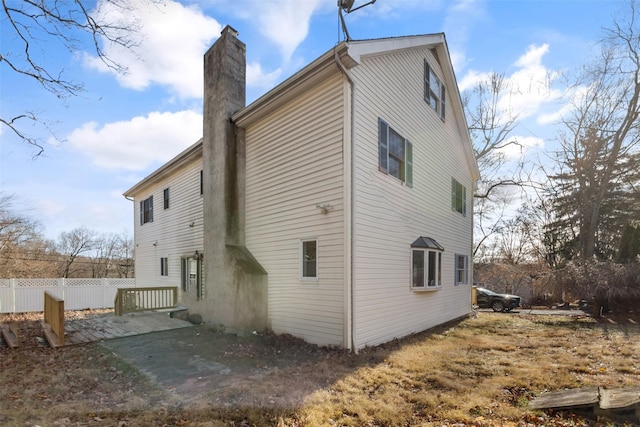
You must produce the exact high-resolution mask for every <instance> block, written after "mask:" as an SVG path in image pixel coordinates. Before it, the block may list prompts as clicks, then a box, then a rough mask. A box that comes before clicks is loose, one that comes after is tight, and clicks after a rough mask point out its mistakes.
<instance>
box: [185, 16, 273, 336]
mask: <svg viewBox="0 0 640 427" xmlns="http://www.w3.org/2000/svg"><path fill="white" fill-rule="evenodd" d="M245 74H246V48H245V45H244V43H242V42H241V41H240V40H238V32H237V31H236V30H234V29H233V28H231V27H230V26H226V27H225V28H224V30H222V34H221V35H220V38H219V39H218V40H217V41H216V42H215V43H214V45H213V46H211V48H210V49H209V50H208V51H207V53H205V55H204V115H203V118H204V128H203V131H204V135H203V142H202V154H203V170H202V171H203V174H202V175H203V211H204V236H203V249H204V253H203V262H204V294H203V295H202V296H200V297H197V298H195V299H194V298H193V297H194V296H193V295H186V296H185V298H190V300H189V301H186V303H187V304H188V307H189V310H190V311H192V312H195V313H199V314H201V315H202V316H203V318H204V319H205V320H206V321H209V322H213V323H216V324H219V325H224V327H225V329H227V330H233V329H237V330H250V331H255V330H263V329H264V328H265V327H266V326H267V276H266V272H265V271H264V269H263V268H262V267H261V266H260V264H259V263H258V261H257V260H256V259H255V258H254V257H253V255H251V253H250V252H249V250H248V249H247V248H246V247H245V246H244V243H245V242H244V191H245V190H244V186H245V176H244V172H245V140H244V130H243V129H239V128H236V126H235V125H234V123H233V122H232V121H231V117H232V115H233V114H234V113H236V112H237V111H239V110H240V109H242V108H243V107H244V106H245Z"/></svg>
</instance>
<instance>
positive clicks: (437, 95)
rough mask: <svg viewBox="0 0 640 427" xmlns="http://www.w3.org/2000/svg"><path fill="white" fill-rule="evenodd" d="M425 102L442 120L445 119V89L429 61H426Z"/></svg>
mask: <svg viewBox="0 0 640 427" xmlns="http://www.w3.org/2000/svg"><path fill="white" fill-rule="evenodd" d="M424 100H425V101H426V102H427V104H429V106H430V107H431V108H433V109H434V110H435V112H436V113H438V114H440V118H441V119H442V121H444V118H445V102H444V100H445V88H444V84H443V83H442V81H441V80H440V79H439V78H438V76H436V73H434V72H433V68H431V66H429V63H428V62H427V60H426V59H425V60H424Z"/></svg>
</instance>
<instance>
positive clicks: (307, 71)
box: [124, 33, 480, 197]
mask: <svg viewBox="0 0 640 427" xmlns="http://www.w3.org/2000/svg"><path fill="white" fill-rule="evenodd" d="M421 47H427V48H429V49H435V51H436V53H437V56H438V59H439V62H440V66H441V68H442V72H443V75H444V80H445V85H446V87H448V88H454V87H455V88H456V90H449V94H450V96H451V99H452V102H450V103H449V105H450V107H451V108H453V109H454V115H453V116H454V117H455V118H456V123H457V125H458V131H459V133H460V135H461V136H462V139H463V141H462V142H463V145H464V150H465V156H466V159H467V163H468V165H469V167H470V169H471V176H472V178H473V179H474V181H477V180H478V179H480V172H479V169H478V164H477V162H476V159H475V155H474V154H473V145H472V143H471V138H470V136H469V130H468V125H467V121H466V118H465V114H464V109H463V106H462V99H461V98H460V92H459V91H458V89H457V88H458V82H457V80H456V76H455V73H454V71H453V65H452V63H451V57H450V55H449V49H448V47H447V42H446V38H445V35H444V33H434V34H423V35H413V36H398V37H387V38H380V39H367V40H350V41H348V42H347V41H343V42H340V43H338V44H337V45H335V46H334V47H333V48H331V49H329V50H328V51H326V52H325V53H324V54H322V55H321V56H319V57H318V58H316V59H315V60H314V61H312V62H311V63H309V64H308V65H306V66H305V67H303V68H302V69H301V70H299V71H298V72H296V73H295V74H293V75H292V76H291V77H289V78H288V79H286V80H285V81H283V82H282V83H280V84H279V85H277V86H276V87H274V88H273V89H271V90H270V91H268V92H267V93H265V94H264V95H262V96H261V97H260V98H258V99H257V100H255V101H254V102H252V103H251V104H249V105H248V106H246V107H245V108H243V109H241V110H240V111H238V112H236V113H235V114H234V115H233V116H232V118H231V119H232V120H233V122H235V123H236V124H237V125H239V126H242V127H245V126H247V125H249V124H251V123H255V122H256V121H257V120H260V119H261V118H263V117H265V116H266V115H267V114H269V112H271V111H273V109H274V108H277V107H278V106H280V105H283V104H285V103H287V102H289V101H290V100H291V99H293V98H295V97H296V96H298V95H299V94H300V93H302V92H304V91H306V90H307V89H309V88H311V87H314V86H316V85H317V83H318V82H319V81H321V80H323V79H325V78H327V77H328V76H331V75H333V74H335V73H339V72H340V69H339V68H338V66H337V64H336V58H339V59H340V62H341V63H342V64H343V65H344V66H345V67H346V68H348V69H351V68H353V67H355V66H357V65H358V64H360V63H361V62H362V60H363V59H364V58H368V57H374V56H378V55H385V54H390V53H394V52H399V51H402V50H406V49H413V48H421ZM201 153H202V139H200V140H199V141H198V142H196V143H195V144H193V145H192V146H190V147H189V148H187V149H186V150H184V151H183V152H182V153H180V154H178V155H177V156H176V157H174V158H173V159H171V160H169V161H168V162H167V163H166V164H164V165H163V166H161V167H160V168H159V169H157V170H156V171H154V172H152V173H151V174H150V175H148V176H147V177H146V178H144V179H143V180H142V181H140V182H139V183H138V184H136V185H134V186H133V187H131V188H130V189H129V190H127V191H126V192H125V193H124V196H125V197H130V196H132V195H133V194H134V193H135V192H137V191H139V190H140V189H142V188H144V187H145V186H146V185H147V184H149V183H150V182H154V181H155V180H156V179H159V178H161V177H163V176H166V175H167V174H169V173H170V172H171V171H173V170H175V169H176V168H178V167H180V165H182V164H183V163H184V162H185V161H188V159H191V158H193V157H194V156H196V155H198V154H200V155H201Z"/></svg>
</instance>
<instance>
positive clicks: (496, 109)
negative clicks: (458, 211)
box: [464, 72, 530, 258]
mask: <svg viewBox="0 0 640 427" xmlns="http://www.w3.org/2000/svg"><path fill="white" fill-rule="evenodd" d="M514 90H515V88H513V87H511V84H510V82H509V80H508V79H506V78H505V76H504V74H501V73H495V72H494V73H491V74H490V75H489V77H488V78H487V79H486V80H483V81H480V82H478V83H477V84H476V85H475V86H474V87H473V89H472V90H471V91H469V92H467V93H465V101H464V105H465V112H466V116H467V120H468V122H469V133H470V135H471V138H472V141H473V149H474V153H475V156H476V160H477V162H478V167H479V169H480V176H481V179H480V182H479V183H478V188H477V190H476V192H475V193H474V215H475V218H474V221H475V229H476V233H475V234H476V237H477V240H476V242H474V256H476V257H477V258H483V257H487V256H492V255H491V252H492V251H493V249H495V248H496V247H497V246H496V242H495V241H492V240H491V239H492V238H494V237H495V236H496V235H497V234H500V233H502V232H504V229H505V225H506V224H505V221H507V220H508V219H509V215H507V212H506V211H507V209H508V208H509V206H510V204H511V203H512V201H513V199H514V197H519V194H520V193H521V191H520V189H521V188H523V187H525V186H528V185H530V179H529V174H528V173H526V171H525V167H524V165H525V162H524V157H523V155H521V156H520V158H519V159H517V160H516V161H515V162H514V161H513V160H512V159H508V158H507V154H506V150H507V149H510V148H514V147H515V148H517V149H520V152H521V153H522V150H523V147H522V144H521V143H520V142H519V141H518V139H517V138H516V137H514V135H513V133H514V130H515V128H516V127H517V125H518V123H519V116H518V114H517V113H515V112H514V111H513V110H511V108H510V107H509V102H507V100H508V99H509V97H510V96H511V95H512V93H513V91H514Z"/></svg>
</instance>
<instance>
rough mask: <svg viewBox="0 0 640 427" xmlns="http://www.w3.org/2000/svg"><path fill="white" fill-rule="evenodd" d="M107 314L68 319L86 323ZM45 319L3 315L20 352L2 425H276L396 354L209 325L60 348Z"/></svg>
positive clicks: (12, 355) (2, 353)
mask: <svg viewBox="0 0 640 427" xmlns="http://www.w3.org/2000/svg"><path fill="white" fill-rule="evenodd" d="M104 314H105V311H102V310H101V311H90V310H88V311H82V312H67V313H65V316H66V320H68V321H70V322H75V323H76V324H78V323H80V324H81V323H82V322H89V323H90V322H91V319H92V318H100V317H101V316H104ZM41 318H42V313H27V314H17V315H13V314H11V315H0V322H4V323H8V322H16V323H17V324H18V325H19V333H20V342H21V345H20V347H19V348H17V349H10V348H9V347H8V346H6V345H5V344H4V343H3V344H0V370H1V382H2V387H1V388H0V407H2V408H3V410H2V411H1V412H0V425H3V426H4V425H8V426H9V425H16V426H17V425H19V426H36V425H40V426H45V425H46V426H48V425H56V426H59V425H64V426H85V425H117V426H122V427H124V426H135V425H141V426H144V425H187V424H186V420H187V419H188V420H191V422H193V420H194V419H195V420H198V419H200V420H203V419H207V420H210V419H219V420H225V423H227V422H239V423H242V422H243V421H246V420H247V419H257V420H260V421H258V422H257V424H256V422H255V421H254V422H253V425H271V424H272V423H277V422H278V420H279V419H290V417H291V416H293V412H294V409H295V408H297V407H300V406H301V405H303V403H304V400H305V399H306V398H307V397H308V396H310V395H311V394H313V393H314V392H316V391H318V390H321V389H323V388H324V387H327V386H328V385H330V384H331V383H333V382H334V381H336V380H337V379H339V378H340V377H342V376H344V375H347V374H348V373H349V372H351V371H352V370H353V369H356V368H357V367H358V366H362V365H365V364H375V363H377V362H379V361H381V360H383V359H384V357H385V355H387V354H388V350H386V349H385V347H383V346H382V347H379V348H376V349H370V350H368V351H367V352H366V355H363V354H361V355H355V354H353V353H350V352H348V351H345V350H341V349H332V348H323V347H318V346H315V345H311V344H308V343H305V342H304V341H302V340H300V339H297V338H294V337H292V336H289V335H278V336H276V335H253V334H250V335H246V336H237V335H232V334H223V333H220V332H218V331H216V330H215V329H213V328H211V327H209V326H206V325H201V326H197V327H193V328H184V329H178V330H173V331H166V332H156V333H152V334H146V335H139V336H135V337H126V338H118V339H113V340H105V341H102V342H97V343H91V344H82V345H75V346H69V347H64V348H58V349H52V348H50V347H49V346H48V345H47V343H46V340H45V339H44V336H43V334H42V326H41V325H40V319H41ZM185 412H186V414H188V415H185ZM252 413H254V415H251V414H252ZM265 420H268V421H265ZM207 422H209V421H207ZM189 425H192V424H189ZM205 425H209V424H206V423H205ZM212 425H217V424H212ZM221 425H229V424H221ZM240 425H244V424H240ZM247 425H251V424H247Z"/></svg>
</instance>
